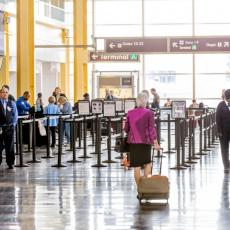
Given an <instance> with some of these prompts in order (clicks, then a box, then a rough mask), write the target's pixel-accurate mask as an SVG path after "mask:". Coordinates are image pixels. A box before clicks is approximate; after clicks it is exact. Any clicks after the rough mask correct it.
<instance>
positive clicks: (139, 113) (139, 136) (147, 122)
mask: <svg viewBox="0 0 230 230" xmlns="http://www.w3.org/2000/svg"><path fill="white" fill-rule="evenodd" d="M124 129H125V132H126V133H127V134H128V140H127V142H128V143H133V144H153V141H154V140H156V139H157V133H156V127H155V120H154V113H153V112H152V111H151V110H149V109H146V108H136V109H133V110H130V111H129V112H128V114H127V116H126V123H125V128H124Z"/></svg>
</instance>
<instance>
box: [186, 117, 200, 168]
mask: <svg viewBox="0 0 230 230" xmlns="http://www.w3.org/2000/svg"><path fill="white" fill-rule="evenodd" d="M192 123H193V121H192V118H189V123H188V129H189V131H188V141H189V142H188V160H187V161H186V163H188V164H196V163H197V162H196V161H194V160H193V159H192V126H193V124H192Z"/></svg>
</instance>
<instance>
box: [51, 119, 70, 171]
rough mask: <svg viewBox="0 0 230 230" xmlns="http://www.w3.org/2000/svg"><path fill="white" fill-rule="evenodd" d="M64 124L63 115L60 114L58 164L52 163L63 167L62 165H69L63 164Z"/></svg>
mask: <svg viewBox="0 0 230 230" xmlns="http://www.w3.org/2000/svg"><path fill="white" fill-rule="evenodd" d="M62 124H63V120H62V117H61V116H59V119H58V162H57V164H56V165H52V167H57V168H61V167H67V166H66V165H64V164H62V162H61V155H62V131H63V130H62V129H63V127H62Z"/></svg>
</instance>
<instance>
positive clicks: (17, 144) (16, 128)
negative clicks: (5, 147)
mask: <svg viewBox="0 0 230 230" xmlns="http://www.w3.org/2000/svg"><path fill="white" fill-rule="evenodd" d="M15 139H16V144H15V146H16V148H15V149H16V154H15V155H18V154H19V149H18V146H19V143H18V125H16V127H15Z"/></svg>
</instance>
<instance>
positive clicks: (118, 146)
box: [114, 136, 129, 153]
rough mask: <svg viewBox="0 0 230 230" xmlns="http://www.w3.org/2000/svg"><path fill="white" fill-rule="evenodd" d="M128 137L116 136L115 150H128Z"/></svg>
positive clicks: (122, 151)
mask: <svg viewBox="0 0 230 230" xmlns="http://www.w3.org/2000/svg"><path fill="white" fill-rule="evenodd" d="M127 139H128V137H121V136H120V137H117V138H116V141H115V149H114V150H115V151H116V152H119V153H127V152H129V143H128V142H127Z"/></svg>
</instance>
